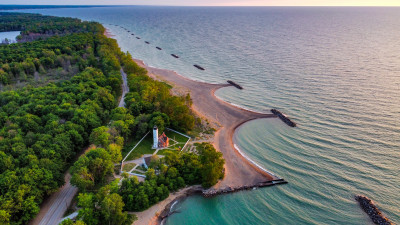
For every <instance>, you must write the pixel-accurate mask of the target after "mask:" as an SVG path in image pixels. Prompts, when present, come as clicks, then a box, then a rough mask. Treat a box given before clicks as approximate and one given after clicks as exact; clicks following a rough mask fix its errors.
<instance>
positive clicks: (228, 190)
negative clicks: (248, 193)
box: [202, 179, 288, 198]
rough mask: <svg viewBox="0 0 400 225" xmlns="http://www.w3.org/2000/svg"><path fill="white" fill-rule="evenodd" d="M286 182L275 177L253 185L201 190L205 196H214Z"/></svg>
mask: <svg viewBox="0 0 400 225" xmlns="http://www.w3.org/2000/svg"><path fill="white" fill-rule="evenodd" d="M287 183H288V182H287V181H285V180H284V179H277V180H271V181H265V182H260V183H258V184H254V185H244V186H240V187H227V188H224V189H208V190H204V191H203V192H202V196H203V197H206V198H210V197H214V196H217V195H222V194H229V193H233V192H238V191H244V190H253V189H256V188H262V187H270V186H274V185H278V184H287Z"/></svg>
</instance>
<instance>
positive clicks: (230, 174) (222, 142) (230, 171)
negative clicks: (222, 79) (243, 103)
mask: <svg viewBox="0 0 400 225" xmlns="http://www.w3.org/2000/svg"><path fill="white" fill-rule="evenodd" d="M134 61H135V62H136V63H138V64H139V66H142V67H144V68H146V69H147V71H148V74H149V76H151V77H153V78H155V79H157V80H162V81H165V82H168V83H170V84H171V85H172V86H173V87H174V88H178V89H180V91H182V90H184V91H185V92H189V93H190V96H191V98H192V100H193V105H192V109H193V110H194V111H195V112H196V113H197V114H198V115H200V116H202V117H204V118H205V119H207V120H208V121H209V122H212V123H217V124H219V125H220V126H221V127H220V128H219V130H217V132H216V133H215V137H214V143H212V144H213V145H214V147H215V148H216V149H217V150H218V151H220V152H222V154H223V156H224V159H225V178H224V179H223V180H222V181H220V182H219V183H218V184H217V185H215V186H214V187H213V188H215V189H220V188H226V187H236V186H243V185H249V184H250V185H251V184H256V183H259V182H263V181H268V180H274V179H277V178H276V177H273V176H271V175H270V174H268V173H266V172H265V171H263V170H261V169H260V168H259V167H257V166H256V165H254V164H253V163H252V162H249V161H248V160H246V159H245V158H244V157H243V156H242V155H241V154H239V153H238V152H237V150H236V149H235V148H234V143H233V134H234V132H235V130H236V128H237V127H239V126H240V125H242V124H243V123H245V122H247V121H250V120H254V119H261V118H276V116H275V115H273V114H269V113H268V114H267V113H266V114H264V113H258V112H253V111H249V110H245V109H243V108H239V107H237V106H234V105H231V104H229V103H227V102H224V101H222V100H220V99H219V98H217V97H216V96H215V95H214V93H215V91H216V90H218V89H220V88H223V87H232V88H233V86H232V85H230V84H208V83H203V82H198V81H194V80H190V79H188V78H186V77H183V76H181V75H179V74H177V73H176V72H174V71H169V70H164V69H158V68H153V67H149V66H147V65H145V64H144V63H143V62H142V61H140V60H137V59H135V60H134Z"/></svg>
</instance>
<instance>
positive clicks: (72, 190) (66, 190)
mask: <svg viewBox="0 0 400 225" xmlns="http://www.w3.org/2000/svg"><path fill="white" fill-rule="evenodd" d="M121 76H122V81H123V83H122V95H121V99H120V102H119V104H118V106H119V107H125V101H124V100H125V94H126V93H128V91H129V88H128V83H127V78H126V73H125V72H124V71H123V70H122V69H121ZM64 179H65V185H64V186H62V187H61V188H60V189H59V190H58V191H57V192H56V193H54V194H52V195H51V196H50V197H49V198H47V199H46V201H45V202H44V203H43V204H42V205H41V207H40V212H39V214H38V215H37V216H36V217H35V218H34V219H33V220H32V221H31V222H30V223H29V225H56V224H58V223H59V221H60V220H61V219H62V218H63V216H64V213H65V212H66V211H67V209H68V206H69V205H70V204H71V201H72V199H73V198H74V196H75V194H76V193H77V192H78V188H76V187H74V186H72V185H71V184H70V182H69V181H70V179H71V175H70V174H69V173H67V174H66V175H65V177H64Z"/></svg>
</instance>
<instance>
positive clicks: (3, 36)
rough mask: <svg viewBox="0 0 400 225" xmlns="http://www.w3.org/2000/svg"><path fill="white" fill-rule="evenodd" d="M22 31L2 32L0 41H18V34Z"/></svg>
mask: <svg viewBox="0 0 400 225" xmlns="http://www.w3.org/2000/svg"><path fill="white" fill-rule="evenodd" d="M20 32H21V31H10V32H0V43H2V42H4V41H5V39H8V40H9V43H15V42H17V36H18V35H19V34H20Z"/></svg>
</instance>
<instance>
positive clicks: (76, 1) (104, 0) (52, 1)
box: [0, 0, 400, 6]
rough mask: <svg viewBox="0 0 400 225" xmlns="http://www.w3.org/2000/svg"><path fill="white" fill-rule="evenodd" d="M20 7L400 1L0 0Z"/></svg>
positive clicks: (397, 0)
mask: <svg viewBox="0 0 400 225" xmlns="http://www.w3.org/2000/svg"><path fill="white" fill-rule="evenodd" d="M0 4H13V5H14V4H20V5H180V6H400V0H0Z"/></svg>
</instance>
